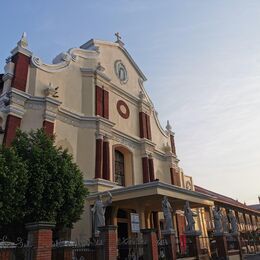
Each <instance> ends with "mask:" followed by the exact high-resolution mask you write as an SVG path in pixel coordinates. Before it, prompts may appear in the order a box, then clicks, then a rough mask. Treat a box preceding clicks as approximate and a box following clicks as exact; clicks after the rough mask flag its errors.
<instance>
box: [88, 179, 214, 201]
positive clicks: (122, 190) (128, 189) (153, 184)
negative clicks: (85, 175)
mask: <svg viewBox="0 0 260 260" xmlns="http://www.w3.org/2000/svg"><path fill="white" fill-rule="evenodd" d="M151 188H162V189H165V190H169V191H174V192H179V193H182V194H185V195H189V196H193V197H195V198H200V199H205V200H209V201H212V205H213V201H214V198H213V197H211V196H208V195H204V194H202V193H200V192H196V191H191V190H187V189H184V188H181V187H177V186H174V185H171V184H168V183H164V182H160V181H153V182H148V183H142V184H137V185H133V186H128V187H123V188H116V189H112V190H110V192H111V194H112V195H120V194H124V193H126V192H135V191H140V190H148V189H151ZM98 194H103V192H100V193H98V192H97V193H93V194H91V195H89V196H88V199H89V200H92V199H95V198H96V196H97V195H98Z"/></svg>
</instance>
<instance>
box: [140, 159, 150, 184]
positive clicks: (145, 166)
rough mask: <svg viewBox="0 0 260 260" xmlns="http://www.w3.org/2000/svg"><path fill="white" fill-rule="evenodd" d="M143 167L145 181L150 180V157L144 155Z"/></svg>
mask: <svg viewBox="0 0 260 260" xmlns="http://www.w3.org/2000/svg"><path fill="white" fill-rule="evenodd" d="M142 167H143V182H144V183H146V182H149V181H150V177H149V163H148V157H143V158H142Z"/></svg>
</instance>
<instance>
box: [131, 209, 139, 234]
mask: <svg viewBox="0 0 260 260" xmlns="http://www.w3.org/2000/svg"><path fill="white" fill-rule="evenodd" d="M130 216H131V230H132V232H133V233H140V219H139V214H137V213H130Z"/></svg>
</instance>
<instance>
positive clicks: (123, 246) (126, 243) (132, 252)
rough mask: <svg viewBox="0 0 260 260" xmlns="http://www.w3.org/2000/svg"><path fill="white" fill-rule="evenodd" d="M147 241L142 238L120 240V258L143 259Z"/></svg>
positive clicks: (120, 259) (124, 259) (125, 259)
mask: <svg viewBox="0 0 260 260" xmlns="http://www.w3.org/2000/svg"><path fill="white" fill-rule="evenodd" d="M146 247H147V243H146V242H145V241H144V240H143V239H140V238H126V239H124V240H121V241H120V240H119V241H118V257H117V259H118V260H130V259H133V260H139V259H140V260H141V259H143V258H144V251H145V250H146Z"/></svg>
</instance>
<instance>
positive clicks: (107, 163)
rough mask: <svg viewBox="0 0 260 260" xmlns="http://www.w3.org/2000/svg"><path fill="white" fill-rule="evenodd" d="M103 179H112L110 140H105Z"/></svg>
mask: <svg viewBox="0 0 260 260" xmlns="http://www.w3.org/2000/svg"><path fill="white" fill-rule="evenodd" d="M103 179H106V180H110V152H109V141H108V140H104V142H103Z"/></svg>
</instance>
